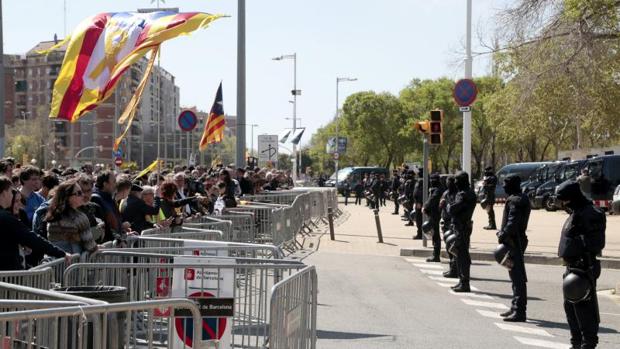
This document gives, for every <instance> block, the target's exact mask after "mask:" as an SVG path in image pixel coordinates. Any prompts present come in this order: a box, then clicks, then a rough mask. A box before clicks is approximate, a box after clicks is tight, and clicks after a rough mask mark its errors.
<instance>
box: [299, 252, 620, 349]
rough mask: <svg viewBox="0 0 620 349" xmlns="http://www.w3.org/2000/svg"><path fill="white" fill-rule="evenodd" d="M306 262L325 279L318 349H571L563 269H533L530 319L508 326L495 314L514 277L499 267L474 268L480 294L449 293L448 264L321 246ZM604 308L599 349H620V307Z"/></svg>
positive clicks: (603, 281)
mask: <svg viewBox="0 0 620 349" xmlns="http://www.w3.org/2000/svg"><path fill="white" fill-rule="evenodd" d="M307 262H308V263H310V264H315V265H316V266H317V270H318V277H319V295H318V298H319V306H318V345H317V347H318V348H322V349H323V348H334V349H335V348H338V349H343V348H356V349H365V348H446V349H448V348H459V349H464V348H502V349H511V348H568V343H569V332H568V327H567V324H566V320H565V317H564V311H563V307H562V297H561V278H562V268H561V267H555V266H543V265H529V264H528V265H527V266H526V268H527V272H528V278H529V283H528V293H529V304H528V319H529V320H528V322H527V323H520V324H507V323H505V322H502V321H501V319H498V318H496V316H497V314H498V313H499V312H501V311H503V310H504V309H507V307H506V305H508V304H509V303H510V296H511V289H510V283H509V281H508V273H507V271H506V270H505V269H504V268H502V267H500V266H498V265H496V264H494V263H493V264H492V263H476V262H474V264H475V265H473V266H472V286H474V287H475V288H476V289H477V290H478V291H476V292H473V293H471V294H469V295H467V294H454V293H451V292H450V289H449V286H450V285H452V284H454V283H455V281H454V280H453V279H443V278H442V277H441V276H440V273H441V272H442V271H443V269H445V267H446V265H445V264H441V265H440V264H437V263H425V262H424V261H423V260H422V259H410V258H403V257H391V256H390V257H388V256H377V255H365V254H354V253H339V252H337V251H334V250H332V249H330V250H329V251H324V252H322V251H321V249H320V248H319V250H318V251H317V252H316V253H314V254H312V255H311V256H309V258H308V259H307ZM442 268H443V269H442ZM617 280H620V271H616V270H603V274H602V276H601V278H600V279H599V290H604V289H611V288H613V287H614V284H615V282H616V281H617ZM599 302H600V308H601V320H602V323H601V331H600V346H599V348H608V349H611V348H620V335H619V332H620V301H618V300H617V299H616V300H614V299H612V298H609V297H607V296H603V295H600V296H599Z"/></svg>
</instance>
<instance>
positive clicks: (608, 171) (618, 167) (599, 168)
mask: <svg viewBox="0 0 620 349" xmlns="http://www.w3.org/2000/svg"><path fill="white" fill-rule="evenodd" d="M587 166H588V170H589V172H590V176H591V177H592V201H593V202H594V204H595V205H596V206H598V207H600V208H602V209H605V210H608V209H609V208H610V207H611V204H612V201H613V197H614V192H617V190H616V187H617V186H618V185H620V155H605V156H597V157H595V158H592V159H589V160H588V164H587Z"/></svg>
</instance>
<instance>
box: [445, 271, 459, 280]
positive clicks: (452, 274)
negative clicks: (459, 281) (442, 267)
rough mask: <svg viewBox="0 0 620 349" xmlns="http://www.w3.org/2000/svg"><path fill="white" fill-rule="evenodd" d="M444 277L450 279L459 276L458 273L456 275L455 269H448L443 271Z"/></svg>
mask: <svg viewBox="0 0 620 349" xmlns="http://www.w3.org/2000/svg"><path fill="white" fill-rule="evenodd" d="M443 277H445V278H449V279H456V278H457V277H459V276H458V275H456V271H454V270H448V271H446V272H444V273H443Z"/></svg>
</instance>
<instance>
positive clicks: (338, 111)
mask: <svg viewBox="0 0 620 349" xmlns="http://www.w3.org/2000/svg"><path fill="white" fill-rule="evenodd" d="M343 81H357V78H338V77H337V78H336V153H337V152H338V150H339V149H338V145H339V144H340V142H339V136H338V123H339V120H338V116H339V115H340V100H339V99H338V97H339V96H338V87H339V86H340V83H341V82H343ZM338 155H340V154H338ZM334 167H335V170H336V172H335V174H336V192H337V191H338V160H335V161H334Z"/></svg>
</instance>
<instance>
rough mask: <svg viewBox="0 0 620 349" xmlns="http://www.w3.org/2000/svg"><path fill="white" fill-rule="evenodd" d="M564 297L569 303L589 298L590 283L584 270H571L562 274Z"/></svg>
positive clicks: (590, 292)
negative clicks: (564, 274)
mask: <svg viewBox="0 0 620 349" xmlns="http://www.w3.org/2000/svg"><path fill="white" fill-rule="evenodd" d="M562 290H563V291H564V298H565V299H566V300H567V301H569V302H571V303H579V302H582V301H585V300H588V299H590V296H591V295H592V283H591V282H590V280H589V279H588V277H587V276H586V275H585V272H583V271H582V270H578V269H571V271H570V272H569V273H568V274H566V276H564V281H563V282H562Z"/></svg>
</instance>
